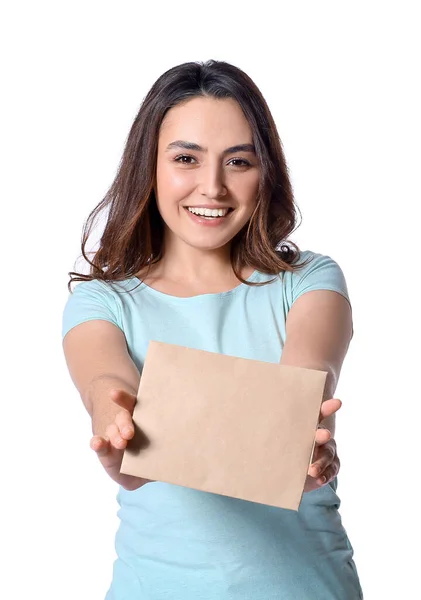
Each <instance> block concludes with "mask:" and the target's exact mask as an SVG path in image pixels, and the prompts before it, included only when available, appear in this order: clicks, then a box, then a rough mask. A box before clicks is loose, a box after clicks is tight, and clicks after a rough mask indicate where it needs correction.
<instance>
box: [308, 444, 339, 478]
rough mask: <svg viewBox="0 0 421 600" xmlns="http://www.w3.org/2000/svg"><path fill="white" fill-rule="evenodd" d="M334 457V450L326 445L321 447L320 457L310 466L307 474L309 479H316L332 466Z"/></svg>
mask: <svg viewBox="0 0 421 600" xmlns="http://www.w3.org/2000/svg"><path fill="white" fill-rule="evenodd" d="M335 455H336V450H335V448H334V447H333V446H331V445H329V444H326V445H325V446H323V448H322V450H321V453H320V455H319V456H318V457H317V459H316V460H315V461H313V463H312V464H311V465H310V468H309V470H308V474H309V475H310V476H311V477H318V476H319V475H321V474H323V473H324V471H325V469H326V468H327V467H328V466H329V465H331V464H332V462H333V461H334V458H335Z"/></svg>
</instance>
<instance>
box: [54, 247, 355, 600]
mask: <svg viewBox="0 0 421 600" xmlns="http://www.w3.org/2000/svg"><path fill="white" fill-rule="evenodd" d="M300 258H304V259H308V258H310V259H311V262H310V264H308V265H307V266H305V267H303V268H302V269H300V270H299V271H296V272H294V273H289V272H286V273H282V274H281V275H280V276H279V277H277V278H276V280H275V281H274V282H273V283H269V284H267V285H264V286H247V285H245V284H241V285H239V286H238V287H236V288H235V289H233V290H231V291H229V292H224V293H219V294H204V295H200V296H195V297H191V298H178V297H174V296H170V295H167V294H164V293H162V292H158V291H156V290H154V289H152V288H150V287H148V286H146V285H145V284H143V283H142V284H140V285H139V280H138V279H137V278H131V279H127V280H125V281H123V282H120V283H119V286H118V287H115V286H111V285H109V284H105V283H104V282H101V281H90V282H84V283H81V284H79V285H77V286H76V288H75V290H74V292H73V294H72V295H71V296H69V299H68V302H67V304H66V307H65V310H64V316H63V336H64V335H66V333H67V332H68V331H69V330H70V329H71V328H72V327H75V326H76V325H78V324H79V323H82V322H84V321H88V320H92V319H103V320H106V321H110V322H111V323H114V324H115V325H116V326H117V327H119V328H120V329H121V330H122V331H123V333H124V334H125V337H126V340H127V345H128V349H129V352H130V355H131V357H132V359H133V361H134V362H135V364H136V366H137V367H138V369H139V371H140V372H141V371H142V365H143V362H144V359H145V355H146V352H147V348H148V344H149V341H150V340H156V341H161V342H167V343H171V344H179V345H183V346H188V347H191V348H196V349H199V350H207V351H210V352H219V353H223V354H229V355H232V356H238V357H243V358H249V359H255V360H261V361H267V362H272V363H279V361H280V358H281V354H282V349H283V346H284V343H285V338H286V333H285V322H286V317H287V315H288V311H289V310H290V308H291V306H292V304H293V303H294V302H295V300H296V299H297V298H298V297H299V296H301V295H302V294H304V293H305V292H308V291H310V290H318V289H323V290H332V291H335V292H338V293H339V294H342V295H343V296H345V297H346V298H348V292H347V287H346V283H345V279H344V276H343V273H342V271H341V269H340V267H339V266H338V265H337V263H336V262H335V261H333V260H332V259H331V258H330V257H328V256H322V255H320V254H314V253H312V252H303V253H302V254H301V257H300ZM272 278H273V276H270V275H265V274H262V273H260V272H254V273H253V275H252V276H251V277H250V278H249V280H250V281H254V282H263V281H269V280H270V279H272ZM136 286H138V287H136ZM133 288H136V289H133ZM128 290H133V291H131V292H130V293H128ZM163 368H165V365H163ZM250 443H251V444H252V443H253V440H250ZM117 500H118V502H119V505H120V509H119V512H118V514H119V517H120V526H119V529H118V532H117V534H116V551H117V556H118V558H117V560H116V561H115V563H114V572H113V579H112V583H111V587H110V589H109V591H108V594H107V596H106V600H358V599H361V598H362V597H363V596H362V592H361V588H360V584H359V580H358V575H357V571H356V568H355V564H354V561H353V550H352V546H351V544H350V542H349V540H348V537H347V534H346V531H345V530H344V528H343V526H342V523H341V517H340V514H339V512H338V508H339V505H340V500H339V498H338V496H337V494H336V480H335V481H334V482H332V484H330V485H325V486H323V487H322V488H320V489H318V490H315V491H313V492H310V493H307V494H304V495H303V499H302V502H301V505H300V508H299V511H298V512H295V511H290V510H285V509H280V508H274V507H270V506H266V505H262V504H257V503H253V502H247V501H243V500H238V499H234V498H229V497H225V496H221V495H217V494H211V493H207V492H201V491H197V490H192V489H188V488H184V487H181V486H176V485H171V484H167V483H161V482H156V483H149V484H146V485H145V486H143V487H142V488H140V489H138V490H136V491H133V492H129V491H126V490H124V489H123V488H120V489H119V492H118V496H117Z"/></svg>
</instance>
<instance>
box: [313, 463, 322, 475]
mask: <svg viewBox="0 0 421 600" xmlns="http://www.w3.org/2000/svg"><path fill="white" fill-rule="evenodd" d="M313 469H314V472H315V473H316V475H318V474H319V473H320V471H321V468H320V467H319V465H315V466H314V467H313Z"/></svg>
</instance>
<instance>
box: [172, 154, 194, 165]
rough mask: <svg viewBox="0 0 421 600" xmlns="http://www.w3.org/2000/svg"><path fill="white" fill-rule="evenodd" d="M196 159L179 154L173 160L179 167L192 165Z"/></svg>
mask: <svg viewBox="0 0 421 600" xmlns="http://www.w3.org/2000/svg"><path fill="white" fill-rule="evenodd" d="M195 160H196V159H195V158H194V157H193V156H189V155H188V154H180V155H179V156H176V157H175V158H174V161H175V162H178V163H180V164H181V165H192V164H193V162H192V161H195Z"/></svg>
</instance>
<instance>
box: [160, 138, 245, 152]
mask: <svg viewBox="0 0 421 600" xmlns="http://www.w3.org/2000/svg"><path fill="white" fill-rule="evenodd" d="M174 148H182V149H183V150H193V151H194V152H207V148H202V146H199V144H195V143H194V142H185V141H184V140H176V141H175V142H171V144H168V146H167V151H168V150H173V149H174ZM235 152H253V154H256V148H255V147H254V145H253V144H237V145H236V146H231V148H227V149H226V150H224V151H223V154H234V153H235Z"/></svg>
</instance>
